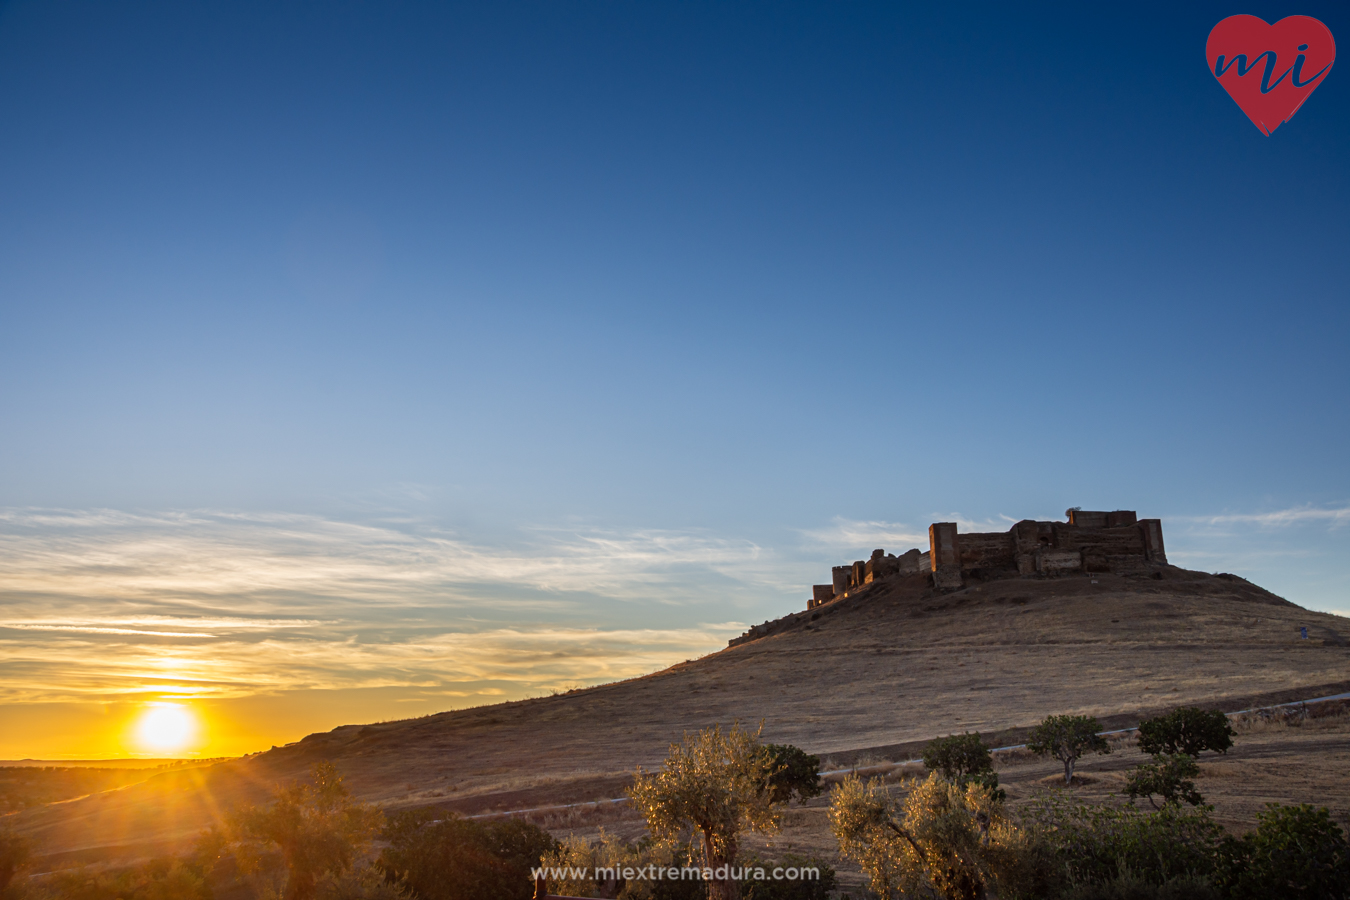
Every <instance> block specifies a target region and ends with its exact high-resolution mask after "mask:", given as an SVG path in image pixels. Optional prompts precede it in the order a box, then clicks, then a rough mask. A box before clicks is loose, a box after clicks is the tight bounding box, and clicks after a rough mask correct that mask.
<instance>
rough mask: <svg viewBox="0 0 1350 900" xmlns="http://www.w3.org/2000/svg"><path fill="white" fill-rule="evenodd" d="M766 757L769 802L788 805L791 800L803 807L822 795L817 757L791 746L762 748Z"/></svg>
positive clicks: (767, 745)
mask: <svg viewBox="0 0 1350 900" xmlns="http://www.w3.org/2000/svg"><path fill="white" fill-rule="evenodd" d="M764 749H765V750H766V751H768V754H769V767H770V770H769V788H768V790H769V799H771V800H772V801H773V802H774V803H784V804H786V803H788V802H790V801H791V800H792V798H793V797H796V798H797V802H798V803H805V802H806V801H807V800H810V799H811V798H812V797H819V796H820V794H821V793H822V792H823V791H824V787H822V786H821V783H820V757H818V756H813V755H812V754H809V753H807V752H806V751H805V750H802V749H801V748H800V747H794V746H793V745H791V744H765V745H764Z"/></svg>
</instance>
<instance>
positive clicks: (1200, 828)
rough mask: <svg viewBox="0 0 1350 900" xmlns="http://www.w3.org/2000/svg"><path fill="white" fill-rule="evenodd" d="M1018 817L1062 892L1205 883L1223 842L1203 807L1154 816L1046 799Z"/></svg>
mask: <svg viewBox="0 0 1350 900" xmlns="http://www.w3.org/2000/svg"><path fill="white" fill-rule="evenodd" d="M1021 818H1022V824H1023V825H1024V827H1026V829H1027V830H1028V832H1030V834H1031V835H1032V837H1033V839H1034V841H1035V842H1036V843H1037V844H1038V845H1039V846H1040V847H1042V848H1043V849H1044V850H1045V851H1046V852H1047V854H1048V856H1049V858H1050V866H1051V868H1052V869H1053V872H1052V875H1051V877H1050V879H1049V880H1050V881H1051V882H1052V883H1054V884H1058V885H1060V887H1061V889H1068V888H1070V887H1073V886H1075V885H1076V886H1078V887H1080V888H1083V886H1085V885H1086V886H1094V885H1095V886H1109V885H1111V884H1113V883H1119V884H1120V886H1121V887H1122V889H1123V888H1124V886H1125V885H1126V884H1127V883H1128V882H1129V880H1130V879H1131V878H1142V879H1144V880H1146V881H1147V882H1148V883H1149V884H1151V885H1155V886H1160V885H1164V884H1166V883H1168V882H1175V881H1179V880H1183V879H1187V878H1200V879H1203V880H1206V881H1210V880H1212V879H1213V877H1214V873H1215V870H1216V866H1217V853H1218V848H1219V845H1220V842H1221V841H1222V840H1223V838H1224V831H1223V828H1222V827H1221V826H1220V825H1219V824H1218V823H1216V822H1214V821H1213V819H1211V818H1210V815H1209V810H1208V809H1206V808H1201V809H1197V810H1182V809H1180V808H1178V807H1176V806H1171V805H1164V806H1163V808H1162V809H1160V810H1158V811H1156V812H1153V811H1144V810H1140V809H1137V808H1135V807H1133V806H1124V807H1111V806H1093V805H1089V804H1083V803H1070V802H1068V801H1067V800H1065V799H1064V798H1062V797H1054V796H1045V797H1041V798H1040V799H1039V800H1038V801H1037V802H1035V803H1033V804H1032V805H1030V806H1029V807H1027V808H1026V809H1025V810H1023V813H1022V817H1021ZM1083 889H1084V890H1086V888H1083ZM1107 896H1109V895H1107Z"/></svg>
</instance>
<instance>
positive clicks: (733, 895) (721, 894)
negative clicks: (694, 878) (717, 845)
mask: <svg viewBox="0 0 1350 900" xmlns="http://www.w3.org/2000/svg"><path fill="white" fill-rule="evenodd" d="M727 856H729V857H730V859H727V858H724V857H722V856H719V855H717V854H716V853H714V852H713V844H712V836H711V835H710V834H708V833H707V832H704V833H703V861H704V865H706V866H708V867H709V868H710V869H712V870H713V878H712V880H711V881H709V882H708V900H740V896H741V890H740V886H739V885H738V884H737V883H736V879H734V878H732V877H731V872H730V871H729V870H730V869H731V864H732V863H733V862H735V861H736V845H735V844H734V843H733V844H732V845H731V847H730V852H729V853H728V854H727ZM718 869H723V870H724V871H723V873H722V874H723V875H725V876H726V877H725V878H718V877H717V870H718Z"/></svg>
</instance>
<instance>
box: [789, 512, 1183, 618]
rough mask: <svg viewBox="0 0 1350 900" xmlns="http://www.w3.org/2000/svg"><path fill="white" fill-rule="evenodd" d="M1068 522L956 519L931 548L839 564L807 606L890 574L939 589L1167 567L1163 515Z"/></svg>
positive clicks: (939, 531)
mask: <svg viewBox="0 0 1350 900" xmlns="http://www.w3.org/2000/svg"><path fill="white" fill-rule="evenodd" d="M1066 515H1067V516H1068V518H1069V521H1067V522H1035V521H1032V520H1031V519H1024V520H1023V521H1021V522H1018V523H1017V524H1016V525H1014V526H1013V527H1012V528H1010V529H1008V530H1007V531H991V532H968V533H966V534H960V533H958V532H957V529H956V523H955V522H934V523H933V524H932V525H929V526H928V550H927V551H926V552H920V551H919V550H918V549H917V548H916V549H914V550H910V551H908V552H906V553H902V554H901V555H899V556H894V555H892V554H889V553H886V552H885V551H884V550H874V551H872V558H871V559H867V560H861V559H860V560H857V561H855V562H854V563H853V564H852V565H848V566H835V567H834V569H833V572H832V575H833V579H832V580H831V583H830V584H817V585H813V586H812V588H811V599H810V601H809V602H808V603H807V609H815V608H816V607H818V606H823V605H825V604H826V603H829V602H831V601H834V600H839V599H842V598H844V597H847V596H849V595H850V594H854V593H857V592H858V591H859V590H861V589H863V588H865V587H866V586H868V585H870V584H872V583H873V582H875V581H877V580H879V579H882V578H885V577H888V576H891V575H926V576H929V577H931V579H932V583H933V586H934V587H935V588H937V589H938V590H940V591H952V590H957V589H959V588H960V587H962V586H963V585H964V584H965V581H966V578H967V577H976V578H979V579H981V580H983V579H985V578H991V577H1000V576H1008V575H1022V576H1037V575H1040V576H1046V575H1065V574H1073V573H1099V572H1112V573H1116V574H1120V575H1142V574H1149V573H1150V572H1152V571H1153V570H1154V569H1155V568H1156V567H1158V566H1165V565H1167V554H1166V552H1165V551H1164V550H1163V537H1162V520H1161V519H1140V518H1138V517H1136V516H1135V514H1134V512H1133V511H1132V510H1123V509H1118V510H1115V511H1114V512H1093V511H1088V510H1082V509H1071V510H1068V511H1067V512H1066Z"/></svg>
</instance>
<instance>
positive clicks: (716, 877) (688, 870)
mask: <svg viewBox="0 0 1350 900" xmlns="http://www.w3.org/2000/svg"><path fill="white" fill-rule="evenodd" d="M530 874H531V875H532V876H534V878H535V879H536V880H537V879H539V878H547V879H549V880H550V881H591V880H594V881H618V880H620V879H623V880H624V881H662V880H665V879H670V880H671V881H676V880H684V879H693V880H697V881H725V880H727V879H728V878H730V879H732V880H733V881H819V880H820V869H818V868H816V867H815V866H800V867H798V866H787V867H786V868H785V867H783V866H777V867H775V868H772V869H765V868H763V867H762V866H718V867H717V868H716V869H714V868H712V867H711V866H703V867H699V866H655V865H652V866H611V867H608V868H604V867H601V868H595V869H590V868H586V867H584V866H576V867H574V866H556V867H555V866H544V867H542V868H534V869H531V870H530Z"/></svg>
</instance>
